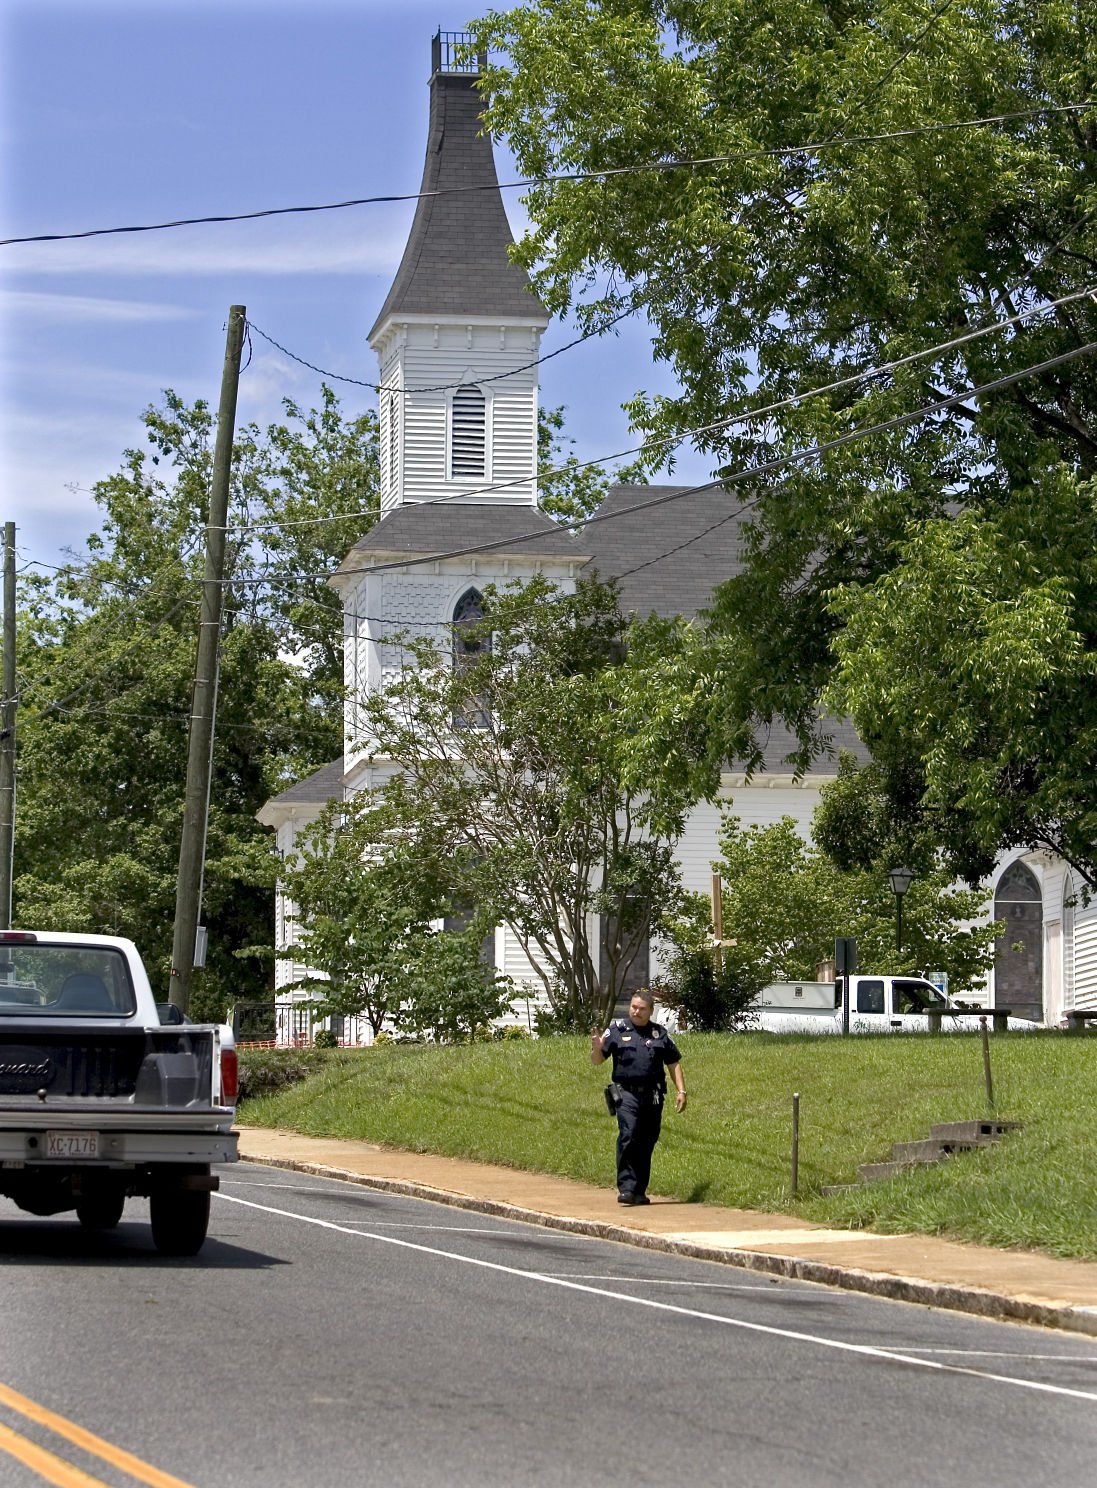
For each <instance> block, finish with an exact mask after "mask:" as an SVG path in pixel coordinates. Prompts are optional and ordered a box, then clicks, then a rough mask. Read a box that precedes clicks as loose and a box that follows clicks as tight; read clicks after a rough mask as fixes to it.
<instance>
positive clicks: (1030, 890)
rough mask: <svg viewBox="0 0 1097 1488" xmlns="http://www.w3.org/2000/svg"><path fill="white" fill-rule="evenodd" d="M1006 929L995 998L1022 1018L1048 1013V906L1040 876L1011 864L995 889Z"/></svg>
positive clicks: (998, 950) (998, 948)
mask: <svg viewBox="0 0 1097 1488" xmlns="http://www.w3.org/2000/svg"><path fill="white" fill-rule="evenodd" d="M994 918H995V919H996V920H999V921H1001V923H1002V926H1003V929H1002V932H1001V934H1000V935H999V936H998V939H997V941H996V942H995V946H994V1001H995V1003H996V1005H997V1006H999V1007H1008V1008H1011V1009H1012V1010H1013V1011H1014V1012H1015V1013H1016V1014H1017V1016H1018V1017H1021V1018H1031V1019H1033V1021H1035V1022H1039V1021H1040V1020H1041V1019H1042V1018H1043V1016H1044V905H1043V895H1042V894H1041V892H1040V884H1039V881H1038V880H1037V878H1036V875H1035V874H1034V873H1033V872H1032V870H1031V869H1030V868H1028V867H1027V866H1026V865H1025V864H1024V863H1022V862H1015V863H1011V864H1010V865H1009V867H1008V868H1007V869H1006V871H1005V872H1004V873H1003V874H1002V876H1001V878H1000V879H999V880H998V887H997V888H996V889H995V891H994Z"/></svg>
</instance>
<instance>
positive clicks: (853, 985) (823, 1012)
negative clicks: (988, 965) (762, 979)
mask: <svg viewBox="0 0 1097 1488" xmlns="http://www.w3.org/2000/svg"><path fill="white" fill-rule="evenodd" d="M756 1010H757V1026H758V1027H760V1028H763V1029H765V1030H766V1031H767V1032H770V1033H841V1031H842V983H841V982H840V981H839V982H774V983H773V984H772V985H771V986H769V987H763V988H762V991H761V992H760V993H759V994H758V1000H757V1004H756ZM982 1016H983V1017H985V1018H987V1019H989V1020H991V1021H992V1023H993V1025H994V1027H995V1028H1003V1027H1007V1028H1010V1029H1024V1030H1029V1029H1031V1028H1033V1026H1034V1025H1033V1024H1032V1023H1031V1022H1030V1021H1029V1020H1028V1019H1025V1018H1010V1017H1007V1016H1006V1015H1005V1014H1004V1013H996V1012H995V1010H994V1009H993V1008H988V1009H987V1010H986V1012H984V1013H983V1014H982ZM979 1017H980V1013H979V1011H976V1012H971V1011H970V1010H969V1009H967V1010H966V1009H962V1008H957V1007H954V1006H953V1004H952V1003H950V1002H949V1000H948V998H947V997H946V996H945V994H944V993H943V992H942V991H941V990H940V989H939V988H937V987H935V986H934V985H933V983H932V982H927V981H926V980H925V979H924V978H923V977H916V976H851V977H850V978H849V1031H850V1033H928V1032H931V1031H940V1032H942V1033H964V1032H968V1033H970V1032H972V1031H974V1030H977V1029H978V1027H979Z"/></svg>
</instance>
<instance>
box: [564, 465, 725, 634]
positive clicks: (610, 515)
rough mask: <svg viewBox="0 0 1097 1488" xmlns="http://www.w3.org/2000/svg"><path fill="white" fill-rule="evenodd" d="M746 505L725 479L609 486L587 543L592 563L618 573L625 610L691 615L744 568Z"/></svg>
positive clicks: (607, 573)
mask: <svg viewBox="0 0 1097 1488" xmlns="http://www.w3.org/2000/svg"><path fill="white" fill-rule="evenodd" d="M741 506H742V501H741V499H740V498H737V496H736V494H735V492H734V491H729V490H726V489H724V488H723V487H721V486H714V487H709V488H707V489H704V490H695V489H694V488H693V487H691V486H611V487H610V489H609V492H608V493H607V495H606V499H605V500H604V501H603V503H602V505H601V506H600V507H599V508H598V511H597V513H596V514H595V518H594V520H593V521H591V522H590V523H589V525H588V526H587V527H586V529H585V530H584V532H583V535H582V536H583V545H584V547H585V548H586V549H587V550H588V551H589V552H590V553H591V555H592V561H591V565H590V566H591V568H592V569H597V571H598V573H599V575H600V576H601V577H602V578H603V579H617V580H618V582H619V584H620V590H621V604H622V606H623V608H624V609H625V610H632V611H635V613H636V614H638V615H647V614H650V613H651V612H652V611H655V613H656V614H659V615H667V616H671V615H684V616H686V617H687V618H691V617H692V616H694V615H696V614H697V612H698V611H699V610H702V609H705V608H706V607H707V606H708V604H709V603H710V602H711V599H712V591H713V589H714V588H715V587H716V585H717V584H721V583H723V582H724V580H725V579H730V578H732V577H734V575H735V574H737V573H739V571H740V569H741V567H742V564H741V561H740V549H741V539H740V527H741V526H742V525H745V522H746V521H747V520H748V519H747V518H745V517H742V518H741V517H740V516H739V508H740V507H741Z"/></svg>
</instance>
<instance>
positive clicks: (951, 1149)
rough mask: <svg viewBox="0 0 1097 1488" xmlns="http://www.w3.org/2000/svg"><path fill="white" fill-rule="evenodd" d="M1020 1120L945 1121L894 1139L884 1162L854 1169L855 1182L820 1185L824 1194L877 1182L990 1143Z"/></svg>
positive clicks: (843, 1191)
mask: <svg viewBox="0 0 1097 1488" xmlns="http://www.w3.org/2000/svg"><path fill="white" fill-rule="evenodd" d="M1021 1124H1022V1123H1021V1122H1020V1121H999V1120H997V1119H993V1120H986V1121H945V1122H940V1123H938V1124H937V1125H935V1126H931V1127H930V1134H929V1136H928V1137H923V1138H922V1139H921V1140H920V1141H916V1142H894V1143H893V1144H892V1148H891V1157H890V1159H889V1160H888V1161H886V1162H872V1163H862V1164H861V1165H860V1167H859V1168H858V1169H857V1178H858V1182H857V1183H833V1184H828V1185H827V1186H825V1187H824V1188H823V1189H822V1192H823V1194H824V1195H830V1194H839V1193H849V1192H850V1191H851V1190H852V1189H855V1188H857V1187H859V1186H860V1184H863V1183H879V1182H881V1181H883V1180H884V1179H887V1178H894V1177H895V1176H896V1174H898V1173H905V1172H907V1171H908V1170H909V1169H910V1168H915V1167H919V1166H924V1165H925V1164H927V1163H937V1162H941V1161H942V1160H943V1159H944V1158H946V1157H952V1156H953V1155H954V1154H955V1153H957V1152H973V1151H977V1150H978V1149H979V1148H980V1147H993V1146H994V1144H995V1142H997V1141H998V1140H999V1139H1000V1138H1001V1137H1004V1136H1005V1135H1007V1133H1009V1132H1011V1131H1017V1130H1019V1128H1020V1126H1021Z"/></svg>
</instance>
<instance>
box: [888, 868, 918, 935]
mask: <svg viewBox="0 0 1097 1488" xmlns="http://www.w3.org/2000/svg"><path fill="white" fill-rule="evenodd" d="M888 877H889V878H890V879H891V892H892V893H893V894H894V895H895V949H896V950H897V951H901V950H902V949H903V895H904V894H905V893H906V891H907V890H908V889H909V888H910V885H911V883H912V882H913V879H914V870H913V869H912V868H893V869H892V870H891V872H890V873H889V874H888Z"/></svg>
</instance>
